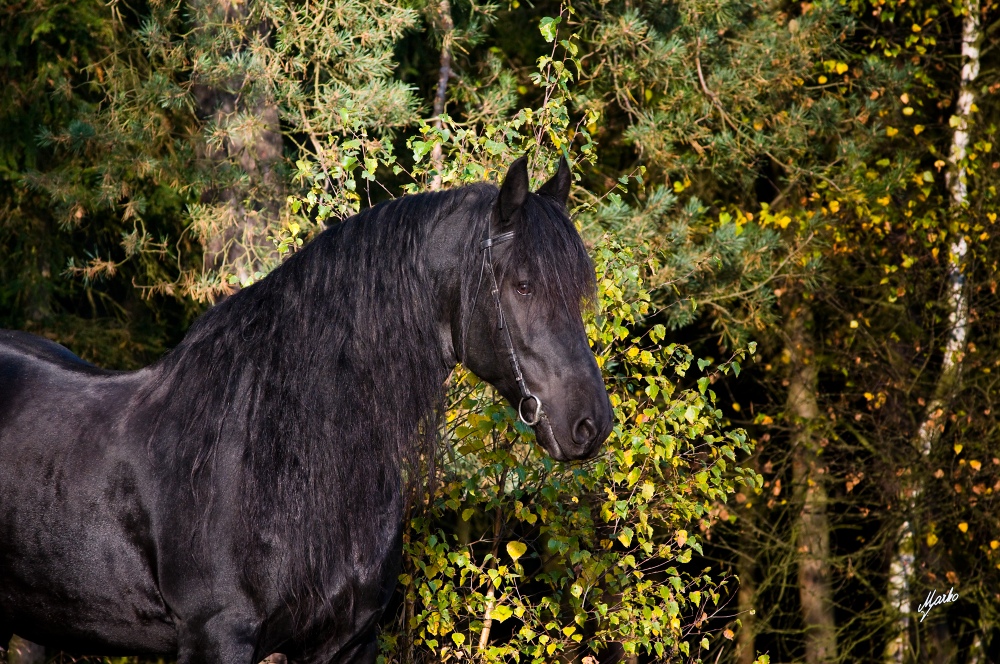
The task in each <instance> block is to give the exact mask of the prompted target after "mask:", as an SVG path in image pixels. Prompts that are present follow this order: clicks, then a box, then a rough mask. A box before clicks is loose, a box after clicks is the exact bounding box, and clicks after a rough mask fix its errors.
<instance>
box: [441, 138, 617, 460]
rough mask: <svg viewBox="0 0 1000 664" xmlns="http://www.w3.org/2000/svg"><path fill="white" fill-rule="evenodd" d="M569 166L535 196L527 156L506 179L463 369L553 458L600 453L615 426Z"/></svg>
mask: <svg viewBox="0 0 1000 664" xmlns="http://www.w3.org/2000/svg"><path fill="white" fill-rule="evenodd" d="M570 179H571V175H570V171H569V167H568V166H567V164H566V161H565V159H563V160H561V161H560V163H559V168H558V170H557V171H556V173H555V175H554V176H553V177H552V178H551V179H550V180H549V181H548V182H546V183H545V184H544V185H542V186H541V187H540V188H539V189H538V190H537V191H536V192H534V193H532V192H530V191H529V184H528V170H527V162H526V160H525V159H524V158H523V157H522V158H521V159H518V160H517V161H515V162H514V163H513V164H512V165H511V167H510V169H509V170H508V172H507V175H506V177H505V178H504V182H503V184H502V186H501V187H500V191H499V195H498V196H497V197H496V201H495V203H494V204H493V207H492V211H491V218H490V221H489V224H488V226H487V228H486V229H485V230H484V231H483V234H482V236H481V237H479V238H477V240H476V241H477V247H476V249H477V250H478V254H477V261H478V266H477V269H475V270H472V272H474V273H475V274H473V275H471V276H472V278H473V280H474V281H473V282H472V283H470V284H468V287H467V288H466V289H464V290H466V291H467V292H468V294H469V295H470V296H471V301H470V302H469V303H468V305H467V306H465V307H463V309H464V310H465V318H466V320H465V321H464V322H463V339H462V342H461V347H462V348H463V355H464V357H463V363H464V364H465V366H466V367H467V368H469V369H470V370H471V371H472V372H473V373H475V374H476V375H477V376H479V377H480V378H482V379H484V380H486V381H488V382H489V383H491V384H492V385H493V386H494V387H495V388H496V389H497V390H498V391H499V392H500V394H502V395H503V396H504V397H505V398H506V399H507V400H508V401H509V402H510V403H511V405H512V406H514V407H515V408H516V409H517V411H518V415H519V417H520V418H521V420H522V421H524V422H525V423H526V424H528V425H530V426H531V427H532V428H533V429H534V431H535V434H536V437H537V440H538V442H539V443H540V444H541V445H542V446H543V447H544V448H545V449H546V451H548V453H549V454H550V455H552V457H553V458H554V459H557V460H560V461H565V460H570V459H586V458H590V457H593V456H594V455H595V454H597V452H598V450H599V449H600V447H601V443H603V442H604V440H605V439H606V438H607V437H608V434H609V433H610V432H611V428H612V425H613V416H612V410H611V403H610V401H609V400H608V393H607V390H606V388H605V386H604V380H603V378H602V376H601V371H600V369H599V368H598V366H597V362H596V360H595V358H594V354H593V352H592V351H591V349H590V344H589V343H588V341H587V334H586V331H585V329H584V324H583V318H582V308H583V306H584V305H585V304H586V303H587V302H588V301H591V300H593V297H594V267H593V264H592V263H591V261H590V257H589V256H588V254H587V250H586V247H585V246H584V244H583V241H582V240H581V238H580V234H579V233H578V232H577V230H576V227H575V226H574V225H573V222H572V221H571V220H570V218H569V214H568V212H567V209H566V201H567V198H568V195H569V188H570Z"/></svg>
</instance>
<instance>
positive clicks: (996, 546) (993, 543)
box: [990, 540, 1000, 551]
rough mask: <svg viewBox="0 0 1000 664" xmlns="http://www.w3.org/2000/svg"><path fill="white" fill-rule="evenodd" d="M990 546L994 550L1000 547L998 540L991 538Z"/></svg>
mask: <svg viewBox="0 0 1000 664" xmlns="http://www.w3.org/2000/svg"><path fill="white" fill-rule="evenodd" d="M990 548H991V549H993V550H994V551H996V550H997V549H1000V542H998V541H996V540H993V541H992V542H990Z"/></svg>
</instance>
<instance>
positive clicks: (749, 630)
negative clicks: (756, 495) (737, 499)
mask: <svg viewBox="0 0 1000 664" xmlns="http://www.w3.org/2000/svg"><path fill="white" fill-rule="evenodd" d="M743 518H745V519H749V518H752V517H751V516H750V512H749V510H747V515H746V516H745V517H743ZM749 534H750V531H749V529H748V528H747V527H746V526H745V525H744V527H743V529H742V532H741V533H740V540H741V541H742V542H743V547H741V549H742V550H741V551H739V552H738V553H737V556H738V560H737V568H736V571H737V574H739V577H740V590H739V593H738V594H737V596H736V601H737V603H738V606H739V613H740V623H741V624H740V630H739V632H737V634H736V661H737V664H753V663H754V660H756V659H757V646H756V636H757V634H756V621H755V620H754V600H755V598H756V591H757V587H756V584H755V583H754V567H755V565H754V556H753V554H752V551H754V550H755V549H756V543H755V542H753V541H752V540H751V538H750V537H748V535H749ZM744 547H745V548H744Z"/></svg>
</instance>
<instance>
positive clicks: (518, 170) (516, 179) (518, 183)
mask: <svg viewBox="0 0 1000 664" xmlns="http://www.w3.org/2000/svg"><path fill="white" fill-rule="evenodd" d="M526 200H528V158H527V157H521V158H520V159H517V160H516V161H515V162H514V163H513V164H511V165H510V168H509V169H507V175H506V176H505V177H504V179H503V184H502V185H500V220H501V221H510V220H511V218H512V217H513V216H514V215H515V214H516V213H517V211H518V210H520V209H521V206H523V205H524V202H525V201H526Z"/></svg>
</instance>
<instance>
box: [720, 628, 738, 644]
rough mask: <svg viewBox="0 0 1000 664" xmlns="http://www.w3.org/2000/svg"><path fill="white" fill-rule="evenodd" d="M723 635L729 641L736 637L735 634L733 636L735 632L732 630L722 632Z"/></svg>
mask: <svg viewBox="0 0 1000 664" xmlns="http://www.w3.org/2000/svg"><path fill="white" fill-rule="evenodd" d="M722 635H723V636H724V637H726V638H727V639H729V640H730V641H732V640H733V637H734V636H736V635H735V634H733V630H731V629H727V630H724V631H723V632H722Z"/></svg>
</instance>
